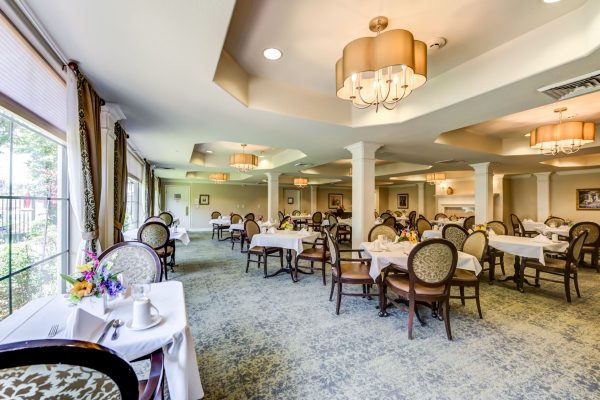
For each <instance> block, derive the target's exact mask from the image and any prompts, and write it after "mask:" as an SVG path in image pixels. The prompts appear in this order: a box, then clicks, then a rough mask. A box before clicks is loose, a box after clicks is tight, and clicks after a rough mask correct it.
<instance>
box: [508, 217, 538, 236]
mask: <svg viewBox="0 0 600 400" xmlns="http://www.w3.org/2000/svg"><path fill="white" fill-rule="evenodd" d="M510 223H511V225H512V228H513V234H514V236H523V237H534V236H537V234H538V233H537V232H536V231H526V230H525V227H524V226H523V222H521V220H520V219H519V217H517V216H516V215H515V214H510Z"/></svg>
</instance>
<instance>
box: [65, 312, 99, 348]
mask: <svg viewBox="0 0 600 400" xmlns="http://www.w3.org/2000/svg"><path fill="white" fill-rule="evenodd" d="M104 324H105V322H104V320H103V319H102V318H99V317H96V316H95V315H92V314H90V313H89V312H87V311H85V310H83V309H82V308H80V307H77V308H76V309H75V310H73V312H72V313H71V315H69V317H68V318H67V326H66V328H65V337H66V338H68V339H77V340H86V341H93V340H94V339H96V337H97V336H99V335H100V331H101V330H102V327H103V326H104Z"/></svg>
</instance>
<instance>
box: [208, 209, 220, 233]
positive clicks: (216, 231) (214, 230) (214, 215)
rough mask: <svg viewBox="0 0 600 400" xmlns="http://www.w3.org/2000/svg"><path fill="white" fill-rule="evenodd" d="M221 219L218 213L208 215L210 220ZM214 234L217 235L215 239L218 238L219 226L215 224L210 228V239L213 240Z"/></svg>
mask: <svg viewBox="0 0 600 400" xmlns="http://www.w3.org/2000/svg"><path fill="white" fill-rule="evenodd" d="M218 218H221V213H220V212H218V211H213V212H212V213H210V219H218ZM215 233H216V234H217V239H218V238H219V225H217V224H213V228H212V238H211V239H214V238H215Z"/></svg>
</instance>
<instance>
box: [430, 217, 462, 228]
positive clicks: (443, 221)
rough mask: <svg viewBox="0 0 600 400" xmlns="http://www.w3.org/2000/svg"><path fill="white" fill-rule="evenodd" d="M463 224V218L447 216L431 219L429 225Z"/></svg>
mask: <svg viewBox="0 0 600 400" xmlns="http://www.w3.org/2000/svg"><path fill="white" fill-rule="evenodd" d="M464 224H465V219H464V218H459V219H456V220H452V219H449V218H441V219H436V220H433V221H431V225H437V226H439V227H443V226H445V225H460V226H463V225H464Z"/></svg>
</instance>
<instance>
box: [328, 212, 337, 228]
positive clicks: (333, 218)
mask: <svg viewBox="0 0 600 400" xmlns="http://www.w3.org/2000/svg"><path fill="white" fill-rule="evenodd" d="M327 220H328V221H329V226H333V225H334V224H335V225H337V223H338V220H337V217H336V216H335V215H333V214H329V215H328V216H327Z"/></svg>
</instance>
